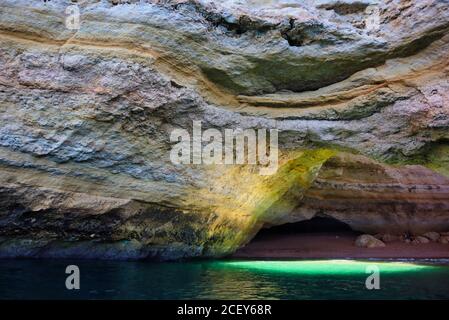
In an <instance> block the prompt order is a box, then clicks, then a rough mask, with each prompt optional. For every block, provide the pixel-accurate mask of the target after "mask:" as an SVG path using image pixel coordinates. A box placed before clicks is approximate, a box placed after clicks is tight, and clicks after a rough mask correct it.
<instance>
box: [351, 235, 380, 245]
mask: <svg viewBox="0 0 449 320" xmlns="http://www.w3.org/2000/svg"><path fill="white" fill-rule="evenodd" d="M355 245H356V246H357V247H360V248H381V247H385V243H383V242H382V241H381V240H379V239H376V238H375V237H373V236H372V235H369V234H363V235H361V236H358V237H357V239H356V240H355Z"/></svg>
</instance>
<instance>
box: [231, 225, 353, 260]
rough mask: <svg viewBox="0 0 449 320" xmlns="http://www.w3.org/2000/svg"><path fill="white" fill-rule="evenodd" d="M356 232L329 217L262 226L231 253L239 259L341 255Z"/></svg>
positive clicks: (351, 241)
mask: <svg viewBox="0 0 449 320" xmlns="http://www.w3.org/2000/svg"><path fill="white" fill-rule="evenodd" d="M358 235H360V233H359V232H357V231H354V230H352V229H351V227H350V226H349V225H347V224H346V223H344V222H341V221H339V220H337V219H334V218H332V217H326V216H325V217H323V216H320V217H314V218H312V219H310V220H306V221H300V222H295V223H286V224H283V225H280V226H275V227H271V228H265V229H262V230H260V231H259V233H258V234H257V235H256V236H255V237H254V238H253V239H252V240H251V241H250V242H249V243H248V244H247V245H246V246H244V247H243V248H241V249H239V250H238V251H237V252H236V253H235V255H234V256H235V257H239V258H245V257H247V258H341V257H345V254H347V253H348V252H349V251H350V250H353V248H354V241H355V239H356V238H357V236H358Z"/></svg>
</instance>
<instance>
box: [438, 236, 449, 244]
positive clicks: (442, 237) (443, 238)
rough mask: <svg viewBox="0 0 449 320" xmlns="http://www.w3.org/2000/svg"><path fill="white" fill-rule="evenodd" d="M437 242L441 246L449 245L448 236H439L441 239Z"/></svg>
mask: <svg viewBox="0 0 449 320" xmlns="http://www.w3.org/2000/svg"><path fill="white" fill-rule="evenodd" d="M438 242H439V243H443V244H448V243H449V236H441V237H440V238H439V239H438Z"/></svg>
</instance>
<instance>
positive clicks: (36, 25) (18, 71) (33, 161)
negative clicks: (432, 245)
mask: <svg viewBox="0 0 449 320" xmlns="http://www.w3.org/2000/svg"><path fill="white" fill-rule="evenodd" d="M69 5H74V3H72V2H71V1H63V0H54V1H27V0H19V1H13V0H4V1H2V2H1V3H0V66H1V67H0V177H1V180H0V181H1V182H2V183H1V186H0V257H80V258H105V259H147V258H148V259H158V260H172V259H181V258H189V257H217V256H225V255H228V254H232V253H233V252H235V250H237V249H238V248H239V247H241V246H243V245H245V244H246V243H248V242H249V241H250V240H251V239H252V238H253V237H254V235H256V234H257V232H258V231H259V230H260V229H261V228H263V227H268V226H275V225H281V224H284V223H290V222H298V221H303V220H308V219H311V218H313V217H314V216H318V215H322V214H326V215H327V216H331V217H333V218H335V219H337V220H339V221H342V222H344V223H346V224H348V225H349V226H350V227H351V228H352V229H353V230H357V231H360V232H364V233H370V234H372V235H374V234H377V233H379V234H402V233H410V234H416V235H417V236H418V235H422V234H425V233H428V232H438V233H441V234H442V233H443V232H447V231H448V230H449V174H448V173H449V167H448V165H449V160H448V155H449V152H448V147H449V144H448V141H449V130H448V128H449V81H448V74H449V66H448V63H449V56H448V52H449V37H448V35H447V33H448V32H447V31H448V28H449V10H448V8H449V4H448V3H447V1H439V0H426V1H418V0H407V1H399V0H397V1H396V0H393V1H375V2H374V1H369V0H366V1H365V0H363V1H349V0H348V1H346V0H344V1H331V0H329V1H327V0H324V1H322V0H320V1H318V0H316V1H312V0H307V1H301V2H297V1H288V0H278V1H274V0H273V1H250V0H246V1H238V2H237V1H230V0H229V1H213V0H187V1H177V0H163V1H157V0H148V1H127V2H123V1H118V2H117V1H94V0H87V1H83V2H81V1H78V4H77V5H78V6H79V9H80V14H81V15H80V21H81V25H80V28H79V30H70V29H68V28H66V26H65V18H66V13H65V12H66V11H65V10H66V8H67V6H69ZM372 12H377V13H378V17H377V18H378V22H379V25H378V26H377V27H376V28H372V26H371V27H369V28H368V27H367V25H366V22H367V21H368V20H367V19H369V18H372V14H373V13H372ZM193 120H197V121H202V125H203V127H204V129H212V128H213V129H218V130H221V129H223V128H230V129H237V128H248V129H249V128H266V129H277V130H278V131H279V152H280V156H279V170H278V171H277V173H276V174H275V175H273V176H269V177H264V176H260V175H258V173H257V171H255V170H254V168H252V167H251V166H250V165H239V166H225V165H205V166H204V165H175V164H173V163H172V162H171V161H170V158H169V154H170V148H171V142H170V139H169V137H170V132H171V131H172V130H173V129H176V128H183V129H186V130H188V131H189V130H190V129H191V126H192V121H193ZM441 239H442V240H441V241H442V242H441V243H443V242H444V241H445V240H444V239H446V238H445V236H443V237H441ZM387 246H388V244H387Z"/></svg>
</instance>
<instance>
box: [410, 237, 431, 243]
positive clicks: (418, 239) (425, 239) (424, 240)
mask: <svg viewBox="0 0 449 320" xmlns="http://www.w3.org/2000/svg"><path fill="white" fill-rule="evenodd" d="M429 242H430V240H429V239H427V238H426V237H423V236H417V237H416V238H415V239H413V240H412V244H423V243H429Z"/></svg>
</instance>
